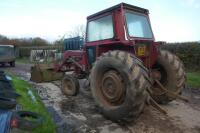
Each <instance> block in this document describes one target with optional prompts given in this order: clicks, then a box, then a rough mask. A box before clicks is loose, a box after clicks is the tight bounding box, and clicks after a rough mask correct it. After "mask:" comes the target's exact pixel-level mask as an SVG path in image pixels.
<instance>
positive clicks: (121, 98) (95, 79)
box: [90, 51, 149, 121]
mask: <svg viewBox="0 0 200 133" xmlns="http://www.w3.org/2000/svg"><path fill="white" fill-rule="evenodd" d="M90 76H91V80H90V81H91V90H92V94H93V97H94V99H95V101H96V103H97V104H98V106H99V109H100V111H101V112H102V113H103V114H104V116H105V117H107V118H108V119H111V120H113V121H133V120H135V119H136V118H137V117H138V116H139V114H140V113H141V112H142V111H143V108H144V105H145V101H146V99H147V96H148V93H147V91H146V88H147V87H149V83H148V80H147V78H149V77H148V75H147V70H146V68H145V67H144V66H143V65H142V63H141V61H140V60H139V59H138V58H137V57H135V56H134V55H131V54H130V53H127V52H123V51H112V52H107V53H104V54H103V55H102V56H101V57H99V59H97V61H96V62H95V64H94V66H93V68H92V71H91V75H90Z"/></svg>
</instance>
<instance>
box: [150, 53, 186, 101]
mask: <svg viewBox="0 0 200 133" xmlns="http://www.w3.org/2000/svg"><path fill="white" fill-rule="evenodd" d="M153 71H154V73H157V74H158V75H160V76H158V80H159V81H160V83H161V84H162V85H163V86H164V87H165V88H166V89H168V90H170V91H172V92H174V93H176V94H181V91H182V89H183V88H184V85H185V81H186V76H185V71H184V66H183V63H182V62H181V60H180V59H179V58H178V57H177V56H175V55H174V54H172V53H170V52H168V51H166V50H160V51H159V56H158V60H157V62H156V64H155V65H154V66H153ZM158 87H159V86H158V85H156V84H154V85H153V88H152V90H153V99H154V100H155V101H156V102H158V103H160V104H167V103H169V102H171V101H172V100H175V99H176V98H174V97H172V96H170V94H168V93H163V91H160V89H159V88H158Z"/></svg>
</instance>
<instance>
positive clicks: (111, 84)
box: [101, 70, 125, 105]
mask: <svg viewBox="0 0 200 133" xmlns="http://www.w3.org/2000/svg"><path fill="white" fill-rule="evenodd" d="M101 85H102V86H101V92H102V95H103V97H104V98H105V100H106V102H107V103H109V104H114V105H118V104H120V103H121V102H122V101H123V98H124V92H125V86H124V83H123V80H122V77H121V76H120V75H119V74H118V73H117V72H116V71H114V70H111V71H108V72H106V73H105V74H104V76H103V79H102V83H101Z"/></svg>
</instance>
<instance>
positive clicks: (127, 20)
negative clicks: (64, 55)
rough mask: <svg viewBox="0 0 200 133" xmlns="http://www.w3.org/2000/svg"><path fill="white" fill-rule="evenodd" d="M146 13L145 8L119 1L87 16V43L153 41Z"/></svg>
mask: <svg viewBox="0 0 200 133" xmlns="http://www.w3.org/2000/svg"><path fill="white" fill-rule="evenodd" d="M148 14H149V11H148V10H147V9H143V8H140V7H136V6H133V5H129V4H125V3H121V4H119V5H116V6H113V7H111V8H108V9H106V10H103V11H101V12H98V13H96V14H93V15H91V16H88V17H87V36H86V42H87V45H88V46H91V45H94V44H95V42H98V43H103V44H106V43H109V42H113V41H127V40H151V41H154V36H153V32H152V29H151V25H150V20H149V16H148ZM113 43H114V42H113Z"/></svg>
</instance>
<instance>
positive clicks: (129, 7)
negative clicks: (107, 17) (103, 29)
mask: <svg viewBox="0 0 200 133" xmlns="http://www.w3.org/2000/svg"><path fill="white" fill-rule="evenodd" d="M120 8H123V9H128V10H132V11H135V12H139V13H143V14H148V13H149V10H148V9H145V8H141V7H137V6H134V5H130V4H126V3H120V4H118V5H115V6H112V7H110V8H107V9H105V10H102V11H100V12H97V13H95V14H92V15H90V16H88V17H87V19H91V18H94V17H97V16H99V15H102V14H104V13H108V12H113V11H114V10H116V9H120Z"/></svg>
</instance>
